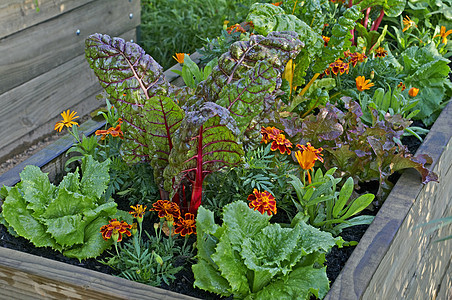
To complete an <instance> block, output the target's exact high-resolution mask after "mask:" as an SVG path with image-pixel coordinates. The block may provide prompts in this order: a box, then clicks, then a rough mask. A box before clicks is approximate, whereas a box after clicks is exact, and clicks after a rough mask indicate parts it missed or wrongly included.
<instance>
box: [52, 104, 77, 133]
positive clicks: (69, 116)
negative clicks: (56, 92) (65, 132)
mask: <svg viewBox="0 0 452 300" xmlns="http://www.w3.org/2000/svg"><path fill="white" fill-rule="evenodd" d="M76 114H77V112H76V111H73V112H71V111H70V110H69V109H68V110H67V111H63V112H62V113H61V116H62V117H63V120H61V121H60V122H57V123H56V124H55V129H54V130H58V132H61V129H63V127H65V126H66V127H72V125H77V126H80V125H78V123H77V122H74V120H75V119H77V118H78V117H79V116H76Z"/></svg>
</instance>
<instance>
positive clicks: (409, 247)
mask: <svg viewBox="0 0 452 300" xmlns="http://www.w3.org/2000/svg"><path fill="white" fill-rule="evenodd" d="M451 116H452V105H448V106H447V107H446V108H445V109H444V111H443V112H442V114H441V116H440V117H439V119H438V120H437V122H435V124H434V126H433V127H432V129H431V131H430V133H429V135H428V136H427V137H426V139H425V141H424V143H423V144H422V145H421V147H420V148H419V150H418V153H425V154H428V155H430V156H431V157H432V159H433V164H432V165H431V168H433V170H435V171H436V172H438V173H439V176H440V183H434V182H431V183H428V184H427V185H425V186H423V185H422V184H421V183H420V182H421V179H420V176H419V174H418V173H417V172H416V171H414V170H407V171H405V172H404V174H403V175H402V176H401V178H400V179H399V181H398V182H397V184H396V186H395V187H394V189H393V190H392V192H391V194H390V195H389V197H388V199H387V200H386V202H385V203H384V205H383V206H382V208H381V209H380V211H379V212H378V214H377V216H376V217H375V220H374V222H373V223H372V224H371V225H370V226H369V228H368V230H367V231H366V233H365V234H364V236H363V237H362V239H361V241H360V243H359V244H358V246H357V247H356V249H355V250H354V251H353V253H352V255H351V256H350V258H349V260H348V261H347V264H346V265H345V267H344V268H343V270H342V272H341V273H340V275H339V277H338V278H337V279H336V281H335V282H334V284H333V286H332V288H331V290H330V292H329V293H328V295H327V296H326V299H340V300H343V299H346V300H347V299H393V298H394V296H395V295H397V297H400V299H403V298H402V297H407V298H406V299H416V298H409V297H408V296H409V295H419V294H422V293H424V295H433V294H434V293H436V288H437V285H438V284H439V283H440V282H441V280H442V278H443V275H444V272H445V271H446V267H447V265H448V263H449V261H450V259H451V253H452V252H451V251H452V247H451V245H450V244H449V243H442V244H441V243H436V244H435V243H432V238H433V239H434V238H435V237H434V236H433V237H432V236H425V235H422V232H423V231H422V230H420V229H419V230H415V229H414V227H415V226H416V225H418V224H421V223H425V222H428V221H429V220H432V219H434V218H439V217H441V216H443V215H444V214H447V213H449V215H450V213H451V212H450V202H451V197H452V191H451V188H452V186H451V184H450V182H451V181H452V179H451V178H450V176H451V175H450V173H449V170H450V168H451V165H452V147H451V145H452V140H451V137H452V117H451ZM445 230H447V229H445ZM434 247H438V249H434ZM440 254H441V255H440ZM431 259H433V261H432V260H431ZM429 263H430V264H433V265H434V266H435V268H434V269H428V268H427V265H428V264H429ZM418 268H420V269H418ZM422 272H426V273H425V276H426V277H425V278H424V279H423V280H422V281H425V282H423V283H422V284H419V282H418V283H416V278H415V277H416V276H418V275H419V273H422ZM435 272H437V273H438V276H436V274H433V273H435ZM431 285H434V288H430V286H431ZM418 290H419V291H418ZM421 290H422V291H421ZM426 299H430V298H429V296H427V298H426Z"/></svg>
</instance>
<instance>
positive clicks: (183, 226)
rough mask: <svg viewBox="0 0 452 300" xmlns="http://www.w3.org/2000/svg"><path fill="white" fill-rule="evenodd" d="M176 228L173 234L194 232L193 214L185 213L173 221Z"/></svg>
mask: <svg viewBox="0 0 452 300" xmlns="http://www.w3.org/2000/svg"><path fill="white" fill-rule="evenodd" d="M175 226H176V229H175V230H174V233H175V234H180V235H181V236H186V235H190V234H192V233H194V234H196V221H195V215H194V214H191V213H186V214H185V218H184V219H183V218H179V219H178V220H177V222H176V223H175Z"/></svg>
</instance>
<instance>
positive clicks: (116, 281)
mask: <svg viewBox="0 0 452 300" xmlns="http://www.w3.org/2000/svg"><path fill="white" fill-rule="evenodd" d="M93 126H94V127H93ZM96 126H99V124H97V125H94V124H93V123H91V126H88V127H92V129H93V128H95V127H96ZM451 128H452V104H449V105H448V106H447V107H446V108H445V109H444V111H443V112H442V114H441V116H440V117H439V118H438V120H437V121H436V123H435V124H434V126H433V127H432V129H431V131H430V133H429V134H428V136H427V137H426V139H425V142H424V143H423V144H422V145H421V147H420V148H419V150H418V151H419V152H420V153H425V154H428V155H430V156H431V157H432V158H433V164H432V165H431V166H430V167H431V168H432V169H433V170H434V171H435V172H436V173H437V174H438V175H439V178H440V182H439V183H434V182H431V183H428V184H427V185H422V184H421V180H420V176H419V175H418V173H417V172H414V171H405V172H404V174H403V175H402V176H401V178H400V179H399V181H398V182H397V184H396V185H395V187H394V189H393V190H392V192H391V194H390V195H389V197H388V198H387V200H386V202H385V203H384V205H383V206H382V207H381V209H380V211H379V213H378V214H377V216H376V218H375V220H374V222H373V223H372V224H371V225H370V227H369V229H368V230H367V231H366V233H365V235H364V236H363V238H362V239H361V241H360V243H359V245H358V246H357V247H356V249H355V250H354V252H353V253H352V256H351V257H350V259H349V260H348V262H347V264H346V265H345V267H344V269H343V270H342V272H341V273H340V275H339V277H338V278H337V279H336V281H335V282H334V284H333V285H332V288H331V290H330V292H329V293H328V295H327V296H326V299H390V298H392V297H393V296H394V295H398V297H399V296H400V299H419V298H429V299H433V298H435V297H436V298H438V299H449V298H450V297H451V296H452V291H451V289H450V286H451V281H452V278H451V276H452V275H451V274H452V272H451V271H452V270H451V269H452V267H451V264H450V262H451V252H452V250H451V249H452V240H448V241H444V242H440V243H435V242H434V240H435V239H437V238H438V237H442V236H445V235H447V234H450V231H451V230H452V228H451V227H450V226H448V227H443V228H442V229H440V230H437V231H435V232H434V233H433V234H431V235H425V234H424V232H425V229H424V228H420V229H416V228H415V226H416V225H419V224H422V223H425V222H428V221H431V220H433V219H436V218H440V217H444V216H448V215H452V202H451V201H450V200H451V198H452V185H450V182H451V181H452V172H451V165H452V139H451V137H452V130H451ZM92 129H91V130H92ZM52 147H53V146H52ZM52 147H48V148H46V149H45V150H43V151H44V152H43V153H45V154H44V155H42V153H41V154H40V155H41V157H42V158H43V159H44V157H45V158H47V161H45V162H43V161H41V163H39V162H37V161H33V162H29V161H26V162H24V163H23V165H26V164H31V163H33V164H37V165H41V166H42V167H43V168H44V170H46V172H49V171H51V170H53V171H52V172H51V173H52V174H55V172H58V171H60V170H61V167H62V165H64V163H63V162H62V160H61V155H59V154H56V158H50V157H51V155H52V154H51V152H52V151H53V150H52ZM54 148H55V147H54ZM56 148H57V149H59V150H60V154H63V153H64V150H62V148H61V146H60V147H56ZM58 157H59V158H58ZM33 159H35V158H33ZM20 170H21V167H16V168H15V169H14V170H11V171H9V172H7V173H5V174H3V175H2V176H0V185H2V184H7V185H11V184H14V183H15V182H14V179H13V178H14V176H17V177H16V178H17V179H18V178H19V177H18V173H19V172H20ZM13 173H15V174H13ZM16 182H17V181H16ZM0 270H1V271H0V286H1V289H2V294H3V295H4V296H6V297H12V298H15V297H16V298H17V297H19V298H20V299H31V298H33V299H37V298H49V297H53V298H83V297H87V298H90V299H105V298H107V297H108V298H111V299H139V298H146V299H164V298H166V297H168V298H171V299H193V298H191V297H189V296H185V295H181V294H175V293H173V292H170V291H167V290H163V289H160V288H155V287H151V286H147V285H144V284H139V283H136V282H132V281H128V280H124V279H121V278H117V277H113V276H111V275H107V274H103V273H100V272H96V271H92V270H87V269H84V268H81V267H78V266H72V265H68V264H65V263H61V262H57V261H52V260H49V259H46V258H42V257H37V256H34V255H30V254H27V253H23V252H19V251H15V250H11V249H5V248H0Z"/></svg>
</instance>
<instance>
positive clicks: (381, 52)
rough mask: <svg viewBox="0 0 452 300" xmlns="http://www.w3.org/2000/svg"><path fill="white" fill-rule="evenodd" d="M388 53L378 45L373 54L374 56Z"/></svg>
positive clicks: (383, 55)
mask: <svg viewBox="0 0 452 300" xmlns="http://www.w3.org/2000/svg"><path fill="white" fill-rule="evenodd" d="M386 55H388V51H386V50H385V49H384V48H383V47H378V48H377V49H375V56H376V57H385V56H386Z"/></svg>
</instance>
